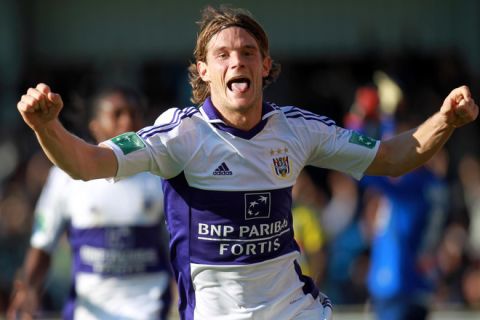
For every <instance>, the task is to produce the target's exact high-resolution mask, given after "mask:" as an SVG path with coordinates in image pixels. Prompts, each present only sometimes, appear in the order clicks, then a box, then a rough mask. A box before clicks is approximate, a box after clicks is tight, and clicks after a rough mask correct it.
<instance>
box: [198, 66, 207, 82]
mask: <svg viewBox="0 0 480 320" xmlns="http://www.w3.org/2000/svg"><path fill="white" fill-rule="evenodd" d="M197 71H198V75H199V76H200V78H201V79H202V80H203V81H204V82H208V80H209V78H208V70H207V63H206V62H203V61H198V62H197Z"/></svg>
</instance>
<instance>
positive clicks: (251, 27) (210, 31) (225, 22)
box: [188, 6, 280, 104]
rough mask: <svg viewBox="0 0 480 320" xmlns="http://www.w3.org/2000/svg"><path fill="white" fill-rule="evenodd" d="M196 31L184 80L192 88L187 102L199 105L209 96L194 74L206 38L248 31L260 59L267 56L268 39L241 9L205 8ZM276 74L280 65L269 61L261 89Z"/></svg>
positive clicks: (202, 57)
mask: <svg viewBox="0 0 480 320" xmlns="http://www.w3.org/2000/svg"><path fill="white" fill-rule="evenodd" d="M197 23H198V25H199V27H200V32H199V33H198V35H197V43H196V46H195V49H194V50H193V55H194V58H195V62H192V63H191V64H190V66H189V67H188V73H189V74H188V78H189V82H190V85H191V86H192V97H191V99H190V100H191V101H192V102H193V103H194V104H201V103H202V102H203V101H205V99H207V97H208V96H209V95H210V88H209V86H208V84H207V83H205V82H204V81H203V80H202V79H201V78H200V75H199V74H198V70H197V64H196V63H197V62H198V61H204V62H205V61H206V59H207V44H208V42H209V41H210V39H211V38H212V37H213V36H214V35H215V34H217V33H218V32H220V31H222V30H223V29H226V28H228V27H233V26H236V27H241V28H243V29H245V30H246V31H248V32H249V33H250V34H251V35H252V36H253V37H254V38H255V39H256V40H257V42H258V46H259V48H260V53H261V54H262V57H263V58H265V57H268V56H270V54H269V44H268V37H267V34H266V33H265V31H264V30H263V28H262V26H260V24H259V23H258V22H257V21H255V19H254V18H253V17H252V15H251V13H250V12H248V11H246V10H244V9H237V8H230V7H227V6H221V7H220V8H219V9H215V8H213V7H211V6H207V7H205V9H203V12H202V19H201V20H200V21H199V22H197ZM279 74H280V64H278V63H275V62H273V61H272V67H271V69H270V73H269V74H268V76H267V77H265V78H264V79H263V88H266V87H267V86H268V85H269V84H271V83H272V82H274V81H275V80H276V79H277V78H278V76H279Z"/></svg>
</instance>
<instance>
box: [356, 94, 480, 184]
mask: <svg viewBox="0 0 480 320" xmlns="http://www.w3.org/2000/svg"><path fill="white" fill-rule="evenodd" d="M477 117H478V106H477V104H476V103H475V101H474V100H473V98H472V96H471V94H470V90H469V88H468V87H467V86H462V87H458V88H456V89H454V90H452V92H450V94H449V95H448V96H447V98H445V100H444V102H443V105H442V107H441V108H440V110H439V111H438V112H437V113H435V114H434V115H433V116H431V117H430V118H429V119H427V120H426V121H425V122H424V123H422V124H421V125H420V126H419V127H418V128H415V129H412V130H409V131H406V132H404V133H401V134H399V135H397V136H394V137H392V138H390V139H388V140H384V141H381V142H380V147H379V149H378V152H377V154H376V156H375V158H374V159H373V161H372V163H371V164H370V166H369V167H368V168H367V170H366V171H365V174H366V175H387V176H394V177H397V176H400V175H403V174H405V173H407V172H409V171H411V170H413V169H415V168H417V167H419V166H421V165H422V164H424V163H425V162H427V161H428V160H429V159H430V158H431V157H432V156H433V155H434V154H435V153H436V152H437V151H438V150H439V149H440V148H441V147H442V146H443V145H444V144H445V142H447V140H448V139H449V138H450V136H451V135H452V133H453V131H454V130H455V128H459V127H461V126H464V125H466V124H468V123H470V122H472V121H474V120H475V119H476V118H477Z"/></svg>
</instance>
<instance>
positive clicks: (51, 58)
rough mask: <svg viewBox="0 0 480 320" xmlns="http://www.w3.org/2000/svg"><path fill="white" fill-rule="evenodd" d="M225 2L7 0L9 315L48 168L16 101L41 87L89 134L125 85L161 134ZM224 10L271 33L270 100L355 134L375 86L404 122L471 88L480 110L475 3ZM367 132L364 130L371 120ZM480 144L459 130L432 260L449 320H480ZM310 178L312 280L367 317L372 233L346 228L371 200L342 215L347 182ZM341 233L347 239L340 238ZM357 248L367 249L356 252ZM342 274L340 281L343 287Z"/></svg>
mask: <svg viewBox="0 0 480 320" xmlns="http://www.w3.org/2000/svg"><path fill="white" fill-rule="evenodd" d="M219 3H223V2H220V1H193V0H192V1H179V0H175V1H174V0H162V1H154V0H136V1H127V0H115V1H113V0H103V1H93V0H83V1H71V0H42V1H34V0H2V1H0V44H1V45H0V163H1V165H0V317H1V315H2V314H3V311H4V310H5V307H6V304H7V303H8V299H9V294H10V290H11V286H12V280H13V278H14V276H15V273H16V271H17V269H18V268H19V266H20V265H21V264H22V262H23V256H24V253H25V250H26V249H27V248H28V244H29V236H30V232H31V226H32V217H33V216H32V210H33V207H34V205H35V202H36V200H37V198H38V195H39V193H40V191H41V188H42V186H43V183H44V181H45V178H46V175H47V173H48V169H49V167H50V163H49V162H48V160H46V159H45V156H44V155H43V154H42V153H41V152H40V151H39V146H38V143H37V142H36V140H35V136H34V135H33V134H32V132H31V131H30V130H29V129H28V128H27V127H26V125H24V124H23V122H22V121H21V118H20V116H19V115H18V112H17V110H16V103H17V101H18V100H19V98H20V96H21V95H22V94H23V92H25V91H26V89H27V88H28V87H30V86H35V85H36V84H37V83H38V82H45V83H47V84H49V85H50V86H51V88H52V89H53V91H55V92H58V93H60V94H61V95H62V97H63V99H64V102H65V108H64V111H63V113H62V120H63V122H64V124H65V125H66V126H67V127H68V128H69V129H71V130H73V131H74V132H76V133H77V134H79V135H81V136H84V135H85V134H86V128H85V127H84V126H83V122H82V120H83V118H84V105H85V103H86V101H87V100H88V98H89V97H90V96H91V95H92V93H93V92H94V91H95V89H96V88H98V87H101V86H103V85H110V84H122V85H129V86H133V87H135V88H136V89H138V90H140V91H141V92H143V93H144V95H145V96H146V97H147V99H148V103H149V110H148V117H147V123H149V124H150V123H153V121H154V120H155V118H156V116H158V115H159V114H160V112H162V111H163V110H164V109H166V108H168V107H171V106H187V105H189V104H190V102H189V98H190V87H189V84H188V79H187V67H188V65H189V63H190V62H191V61H192V51H193V48H194V45H195V38H196V33H197V25H196V23H195V22H196V21H198V20H199V18H200V11H201V9H202V8H203V7H204V6H205V5H206V4H212V5H217V4H219ZM228 3H230V4H232V5H233V6H239V7H242V8H245V9H248V10H249V11H251V12H252V14H253V15H254V17H255V18H256V19H257V20H258V21H259V22H260V23H261V24H262V25H263V27H264V28H265V30H266V32H267V33H268V34H269V37H270V45H271V55H272V58H273V59H274V60H275V61H277V62H279V63H281V65H282V73H281V75H280V78H279V80H278V81H277V82H276V83H275V84H273V85H272V86H271V87H269V88H267V89H266V92H265V93H266V99H267V100H269V101H273V102H275V103H276V104H277V105H295V106H298V107H303V108H305V109H308V110H311V111H313V112H316V113H319V114H322V115H326V116H329V117H330V118H332V119H334V120H335V121H336V122H337V124H340V125H349V124H351V123H347V120H348V119H350V118H349V117H348V116H349V114H351V113H352V111H354V109H356V108H357V109H358V106H359V104H362V103H363V102H364V101H365V100H362V98H360V97H359V95H358V93H359V91H358V90H359V89H362V88H369V89H372V91H371V93H372V94H373V98H371V99H373V102H372V100H371V99H370V100H368V98H366V99H367V100H368V101H367V102H365V103H367V105H370V106H371V107H372V108H374V109H375V110H376V111H377V112H379V113H382V114H386V115H389V116H392V117H394V115H396V114H397V113H399V112H400V113H401V114H402V116H404V118H405V117H409V118H415V119H425V118H426V117H428V116H429V115H431V114H432V113H433V112H435V111H436V110H438V108H439V107H440V105H441V104H442V101H443V99H444V98H445V97H446V95H447V94H448V93H449V92H450V91H451V89H453V88H454V87H456V86H459V85H463V84H466V85H468V86H470V89H471V91H472V95H473V96H474V98H476V99H477V100H479V99H480V86H479V84H480V83H479V78H480V77H479V76H480V32H479V30H480V2H479V1H477V0H460V1H458V0H443V1H434V0H425V1H413V0H392V1H380V0H367V1H354V0H323V1H314V0H304V1H301V0H297V1H284V0H263V1H258V0H257V1H253V0H252V1H250V0H243V1H229V2H228ZM367 96H368V95H367ZM362 101H363V102H362ZM364 108H368V106H366V107H364ZM363 115H364V114H363ZM350 120H351V119H350ZM359 121H360V122H361V124H362V125H363V124H365V123H364V122H362V121H365V118H362V119H360V120H359ZM479 138H480V123H479V121H476V123H474V124H473V125H469V126H468V127H465V128H462V129H461V130H458V131H457V132H455V133H454V135H453V136H452V138H451V139H450V141H449V142H448V144H447V145H446V148H445V149H446V150H445V157H444V160H443V161H442V162H441V164H439V166H440V169H438V170H439V171H440V172H441V173H440V174H441V175H442V179H444V181H445V183H446V186H447V189H448V195H447V197H448V206H446V207H445V209H446V211H447V213H446V218H445V219H444V221H443V222H442V223H441V225H440V227H438V234H439V235H438V237H439V240H438V245H437V246H435V248H434V251H433V252H434V256H435V257H434V262H435V263H434V266H432V268H433V270H434V271H432V272H434V273H435V274H436V292H435V295H434V301H433V305H434V310H435V313H434V314H435V316H436V317H437V318H438V319H448V318H451V317H452V316H451V312H459V313H461V314H462V317H464V318H465V319H468V318H469V317H471V318H472V319H473V318H475V317H477V318H478V317H479V314H478V313H477V312H476V310H479V309H480V262H479V261H480V260H479V257H480V239H479V238H480V236H479V235H480V203H479V200H480V164H479V159H480V158H479V157H480V139H479ZM308 172H309V174H310V176H311V177H312V178H313V182H314V185H315V188H317V190H316V192H318V193H317V194H316V196H315V197H316V198H317V200H318V199H321V200H320V201H318V203H316V208H317V209H318V210H317V211H316V212H317V213H318V216H317V217H316V219H318V224H319V226H320V227H319V230H323V231H319V232H323V233H324V235H323V236H322V237H320V238H319V239H320V240H318V242H319V243H318V246H317V247H318V248H317V249H316V250H318V251H320V252H321V254H322V259H321V261H323V262H320V263H318V264H315V263H314V264H312V265H311V266H310V268H313V269H318V270H312V272H313V273H315V274H317V273H318V284H319V286H320V288H321V289H323V290H325V291H326V292H327V293H329V292H331V293H332V295H333V297H332V298H333V301H334V303H335V304H336V305H337V310H339V313H340V314H343V316H344V318H345V319H347V318H348V319H349V317H350V316H351V318H352V319H359V317H360V315H361V316H362V317H365V318H368V317H369V301H370V297H369V293H368V290H367V285H366V282H367V279H366V278H367V273H368V267H369V261H370V252H371V248H370V243H369V236H368V235H365V236H364V237H363V238H362V241H364V242H362V243H363V245H362V246H360V247H358V241H355V240H351V241H352V243H349V240H348V239H350V238H349V237H348V231H347V230H349V228H350V226H352V224H355V223H358V222H359V221H360V222H362V223H363V222H364V221H365V220H368V219H367V218H365V215H362V212H364V210H363V209H364V208H362V207H361V206H362V204H361V201H360V200H358V199H361V198H362V196H363V195H362V194H361V193H360V191H358V190H357V189H356V188H355V186H354V187H353V188H350V189H348V188H349V187H348V186H345V185H342V186H344V187H342V188H340V189H341V190H349V192H348V193H347V194H346V195H345V192H344V193H343V194H341V195H342V196H345V197H344V198H343V200H342V201H343V202H342V203H343V204H345V203H349V204H350V205H349V206H347V207H346V208H343V209H341V210H340V211H342V212H341V213H339V214H337V215H332V214H331V212H335V211H332V210H330V208H331V205H332V201H333V200H336V199H337V198H336V196H337V195H338V188H336V186H338V185H339V184H337V182H338V181H339V180H338V179H336V178H335V177H334V178H332V176H331V174H330V173H329V172H325V171H322V170H318V169H315V170H314V169H311V170H310V169H309V170H308ZM335 181H336V182H335ZM338 183H341V182H338ZM340 185H341V184H340ZM347 185H348V183H347ZM350 186H351V184H350ZM345 188H347V189H345ZM340 193H342V192H341V191H340ZM329 205H330V206H329ZM324 212H327V213H330V214H324ZM367 222H368V221H367ZM332 230H333V231H332ZM344 232H346V233H347V236H345V237H342V238H341V240H339V239H340V238H339V235H343V234H344ZM350 244H351V245H352V247H354V245H357V247H355V248H354V249H351V250H350V248H351V247H350ZM339 250H341V251H342V252H348V254H347V257H345V256H343V257H340V258H339V257H338V255H336V253H338V251H339ZM349 250H350V251H351V252H350V251H349ZM57 251H58V254H57V257H56V260H55V266H54V268H53V269H52V271H51V277H50V280H49V282H48V283H47V288H46V294H45V308H46V309H47V310H49V311H51V314H56V313H57V312H58V310H60V308H61V305H62V303H63V299H64V298H65V294H66V292H67V291H68V281H69V280H68V279H69V251H68V245H67V244H65V246H64V247H61V248H59V250H57ZM332 261H335V263H334V264H333V265H329V262H332ZM340 270H344V271H345V272H343V271H340ZM335 271H337V272H335ZM339 273H341V275H342V276H343V277H342V279H337V278H336V277H338V276H339ZM337 280H338V281H337ZM340 282H341V283H342V285H343V286H344V287H343V288H349V290H342V288H339V287H336V286H337V285H338V284H339V283H340ZM332 283H333V284H332ZM174 309H175V308H174ZM447 310H448V311H447ZM448 312H450V313H448ZM437 318H436V319H437ZM457 318H458V317H457Z"/></svg>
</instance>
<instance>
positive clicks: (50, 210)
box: [30, 167, 71, 253]
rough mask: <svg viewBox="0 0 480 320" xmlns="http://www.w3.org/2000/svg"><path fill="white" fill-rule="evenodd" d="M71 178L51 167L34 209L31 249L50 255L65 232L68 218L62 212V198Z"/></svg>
mask: <svg viewBox="0 0 480 320" xmlns="http://www.w3.org/2000/svg"><path fill="white" fill-rule="evenodd" d="M69 181H71V178H70V177H69V176H68V175H67V174H66V173H64V172H63V171H61V170H60V169H58V168H57V167H52V169H51V170H50V173H49V175H48V179H47V182H46V183H45V185H44V187H43V189H42V193H41V194H40V197H39V199H38V201H37V204H36V207H35V220H34V225H33V231H32V236H31V238H30V244H31V246H32V247H34V248H37V249H42V250H44V251H46V252H48V253H51V252H52V251H53V250H54V249H55V247H56V245H57V243H58V241H59V239H60V236H61V235H62V233H63V232H64V231H65V229H66V226H67V224H68V221H69V218H68V217H67V216H66V215H65V211H64V196H63V195H65V194H67V193H68V191H67V188H68V184H69Z"/></svg>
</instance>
